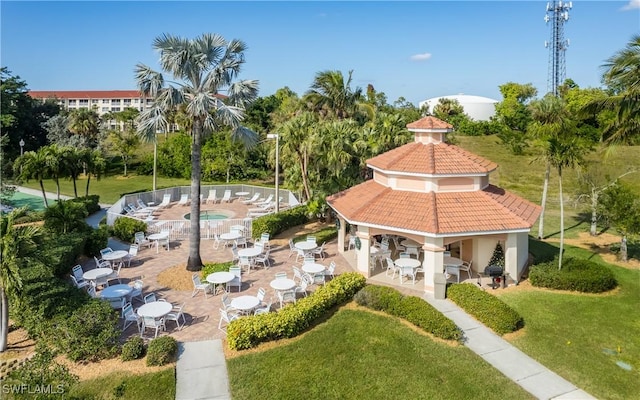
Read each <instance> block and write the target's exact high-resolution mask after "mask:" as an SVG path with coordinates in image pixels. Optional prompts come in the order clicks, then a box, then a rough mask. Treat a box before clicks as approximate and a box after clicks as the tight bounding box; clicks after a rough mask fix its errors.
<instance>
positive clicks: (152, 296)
mask: <svg viewBox="0 0 640 400" xmlns="http://www.w3.org/2000/svg"><path fill="white" fill-rule="evenodd" d="M154 301H158V299H157V298H156V294H155V293H153V292H151V293H149V294H148V295H146V296H144V303H145V304H147V303H151V302H154Z"/></svg>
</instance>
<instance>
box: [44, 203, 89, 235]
mask: <svg viewBox="0 0 640 400" xmlns="http://www.w3.org/2000/svg"><path fill="white" fill-rule="evenodd" d="M87 215H88V214H87V210H86V209H85V207H84V204H81V203H75V202H73V201H69V200H61V201H58V202H56V203H54V204H52V205H50V206H49V207H48V208H47V209H46V210H45V212H44V227H45V228H46V229H48V230H50V231H51V232H53V233H54V234H58V233H71V232H78V231H84V230H86V226H87V223H86V222H85V218H86V217H87Z"/></svg>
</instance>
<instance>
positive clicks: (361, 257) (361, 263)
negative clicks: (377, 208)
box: [356, 226, 371, 278]
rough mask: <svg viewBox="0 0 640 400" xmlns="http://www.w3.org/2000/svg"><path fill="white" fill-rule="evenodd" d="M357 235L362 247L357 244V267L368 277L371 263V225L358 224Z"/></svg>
mask: <svg viewBox="0 0 640 400" xmlns="http://www.w3.org/2000/svg"><path fill="white" fill-rule="evenodd" d="M356 235H357V236H358V238H359V239H360V249H358V247H357V246H356V268H357V269H358V271H359V272H361V273H362V274H364V276H366V277H367V278H368V277H369V276H370V270H369V263H370V260H371V251H370V248H371V242H370V241H369V227H368V226H358V232H356Z"/></svg>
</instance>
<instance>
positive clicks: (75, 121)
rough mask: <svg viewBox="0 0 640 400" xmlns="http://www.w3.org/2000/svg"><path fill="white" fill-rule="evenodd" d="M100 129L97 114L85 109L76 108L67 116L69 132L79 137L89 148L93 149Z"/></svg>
mask: <svg viewBox="0 0 640 400" xmlns="http://www.w3.org/2000/svg"><path fill="white" fill-rule="evenodd" d="M99 127H100V117H99V116H98V114H97V113H96V112H95V111H93V110H89V109H86V108H78V109H76V110H73V111H72V112H71V113H70V114H69V130H70V131H71V132H73V133H75V134H78V135H81V136H83V137H84V138H85V140H87V143H89V146H90V147H95V145H96V144H97V143H96V142H97V137H98V133H99Z"/></svg>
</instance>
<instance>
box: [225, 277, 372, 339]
mask: <svg viewBox="0 0 640 400" xmlns="http://www.w3.org/2000/svg"><path fill="white" fill-rule="evenodd" d="M365 283H366V279H365V277H364V276H362V275H360V274H359V273H356V272H348V273H345V274H342V275H339V276H337V277H336V278H335V279H332V280H331V281H329V282H328V283H326V284H325V285H324V286H322V287H320V288H318V290H316V291H315V292H313V293H312V294H311V295H309V296H308V297H305V298H303V299H300V300H299V301H298V302H297V303H295V304H291V305H288V306H286V307H284V308H283V309H281V310H280V311H278V312H277V313H267V314H260V315H255V316H250V317H245V318H240V319H237V320H234V321H231V323H230V324H229V326H228V327H227V343H228V344H229V347H230V348H231V349H234V350H243V349H249V348H252V347H254V346H256V345H258V344H259V343H262V342H266V341H270V340H277V339H282V338H290V337H294V336H297V335H299V334H300V333H301V332H302V331H304V330H305V329H307V328H308V327H309V326H311V324H312V323H313V322H314V321H315V320H317V319H318V318H320V317H321V316H323V315H324V314H325V313H326V312H327V311H328V310H329V309H331V308H332V307H334V306H336V305H338V304H342V303H344V302H345V301H347V300H349V299H351V298H353V295H354V294H355V293H357V292H358V291H359V290H360V289H361V288H362V287H364V285H365Z"/></svg>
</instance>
